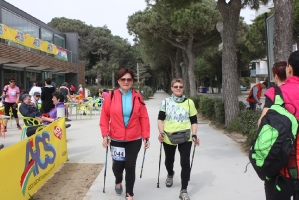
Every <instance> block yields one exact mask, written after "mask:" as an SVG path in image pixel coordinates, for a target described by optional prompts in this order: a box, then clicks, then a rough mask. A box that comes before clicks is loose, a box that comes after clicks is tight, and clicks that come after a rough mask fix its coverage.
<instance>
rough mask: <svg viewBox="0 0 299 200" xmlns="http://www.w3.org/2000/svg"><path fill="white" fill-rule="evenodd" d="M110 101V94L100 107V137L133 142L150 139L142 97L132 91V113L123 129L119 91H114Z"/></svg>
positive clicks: (147, 118)
mask: <svg viewBox="0 0 299 200" xmlns="http://www.w3.org/2000/svg"><path fill="white" fill-rule="evenodd" d="M113 93H114V94H113V97H112V100H111V93H109V95H108V96H107V97H106V98H105V101H104V103H103V106H102V112H101V118H100V128H101V132H102V136H103V137H104V136H106V135H109V137H111V138H112V139H114V140H125V141H133V140H137V139H138V138H140V137H142V139H146V138H149V137H150V123H149V117H148V114H147V109H146V106H145V104H144V101H143V99H142V96H141V95H140V94H138V93H137V92H136V91H135V90H132V101H133V102H132V112H131V117H130V120H129V123H128V126H127V127H125V123H124V119H123V114H122V96H121V95H122V94H121V92H120V90H119V89H118V90H114V92H113Z"/></svg>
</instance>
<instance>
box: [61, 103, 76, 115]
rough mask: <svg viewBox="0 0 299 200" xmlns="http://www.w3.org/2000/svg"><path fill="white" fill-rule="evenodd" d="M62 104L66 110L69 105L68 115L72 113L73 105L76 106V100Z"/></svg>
mask: <svg viewBox="0 0 299 200" xmlns="http://www.w3.org/2000/svg"><path fill="white" fill-rule="evenodd" d="M64 105H65V107H66V108H67V111H68V110H69V109H68V108H69V107H70V115H72V111H73V107H74V106H77V105H78V103H77V102H67V103H64Z"/></svg>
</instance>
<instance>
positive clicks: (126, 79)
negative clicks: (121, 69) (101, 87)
mask: <svg viewBox="0 0 299 200" xmlns="http://www.w3.org/2000/svg"><path fill="white" fill-rule="evenodd" d="M119 80H120V81H121V82H126V81H127V82H128V83H130V82H132V81H133V79H132V78H121V79H119Z"/></svg>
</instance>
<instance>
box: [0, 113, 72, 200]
mask: <svg viewBox="0 0 299 200" xmlns="http://www.w3.org/2000/svg"><path fill="white" fill-rule="evenodd" d="M67 158H68V153H67V146H66V132H65V118H60V119H59V120H57V121H55V122H53V123H51V124H50V125H48V126H46V127H45V128H44V129H42V130H41V131H39V132H38V133H36V134H34V135H32V136H31V137H29V138H27V139H25V140H23V141H21V142H19V143H17V144H15V145H13V146H11V147H8V148H5V149H3V150H1V151H0V163H1V165H0V177H1V181H0V199H18V200H22V199H26V200H27V199H29V198H30V196H32V195H33V194H34V193H35V192H36V191H37V190H38V189H39V188H40V187H41V186H42V185H43V184H44V183H45V182H46V181H47V180H48V179H49V178H50V177H51V176H52V174H53V173H54V172H55V171H56V170H57V168H58V167H59V166H60V165H62V164H63V163H65V162H66V160H67Z"/></svg>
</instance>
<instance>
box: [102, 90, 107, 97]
mask: <svg viewBox="0 0 299 200" xmlns="http://www.w3.org/2000/svg"><path fill="white" fill-rule="evenodd" d="M107 96H108V92H107V90H106V89H104V90H103V93H102V98H103V99H105V98H106V97H107Z"/></svg>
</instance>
